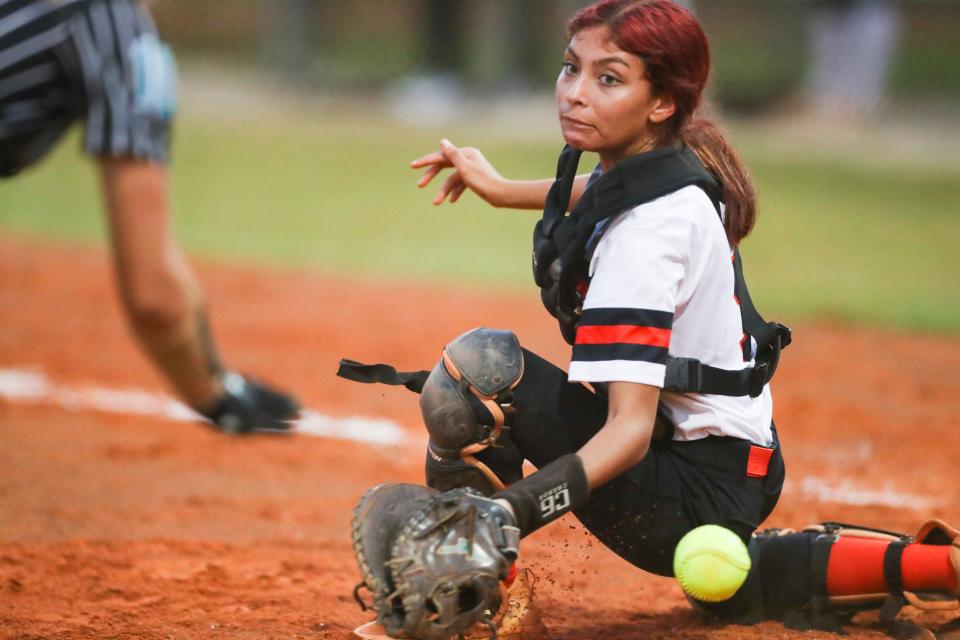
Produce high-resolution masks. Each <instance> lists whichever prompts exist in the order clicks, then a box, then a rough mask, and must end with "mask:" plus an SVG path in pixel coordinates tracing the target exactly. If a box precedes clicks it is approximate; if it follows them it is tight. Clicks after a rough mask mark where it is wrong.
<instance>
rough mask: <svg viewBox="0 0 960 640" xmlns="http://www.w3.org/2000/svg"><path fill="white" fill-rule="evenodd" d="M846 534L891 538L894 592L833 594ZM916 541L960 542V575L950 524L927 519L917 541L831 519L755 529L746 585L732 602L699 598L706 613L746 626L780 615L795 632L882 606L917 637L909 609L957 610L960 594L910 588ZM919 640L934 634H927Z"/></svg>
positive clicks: (836, 626) (892, 624)
mask: <svg viewBox="0 0 960 640" xmlns="http://www.w3.org/2000/svg"><path fill="white" fill-rule="evenodd" d="M846 536H850V537H860V538H870V539H874V540H882V541H887V542H889V544H888V546H887V550H886V553H885V556H884V562H883V565H884V566H883V572H884V576H885V578H886V583H887V591H886V593H869V594H862V595H853V596H839V597H830V596H829V594H828V593H827V567H828V565H829V561H830V553H831V550H832V547H833V544H834V542H836V541H837V540H838V539H839V538H840V537H846ZM913 542H919V543H921V544H932V545H952V547H955V549H954V550H953V551H952V552H951V556H950V557H951V562H952V563H953V564H954V567H955V569H956V570H957V571H958V574H960V531H958V530H956V529H953V528H952V527H950V526H948V525H946V524H945V523H943V522H940V521H931V522H929V523H927V524H926V525H924V527H923V528H922V529H921V530H920V533H919V534H918V535H917V536H916V538H913V537H911V536H907V535H904V534H900V533H894V532H890V531H883V530H880V529H866V528H862V527H855V526H851V525H845V524H840V523H832V522H830V523H824V524H821V525H815V526H812V527H808V528H807V529H805V530H804V531H801V532H794V531H790V530H779V529H770V530H767V531H763V532H760V533H757V534H755V535H754V536H753V538H752V539H751V540H750V543H749V545H748V549H749V551H750V559H751V561H752V563H753V564H752V567H751V569H750V573H749V575H748V576H747V580H746V581H745V582H744V584H743V586H742V587H740V590H739V591H737V593H736V594H735V595H734V596H733V597H732V598H731V599H729V600H727V601H725V602H719V603H704V602H699V601H692V602H693V604H694V605H695V606H696V607H697V608H699V609H701V610H703V611H706V612H708V613H711V614H713V615H716V616H719V617H722V618H726V619H729V620H732V621H735V622H740V623H743V624H750V623H754V622H759V621H761V620H771V619H774V620H781V621H783V623H784V624H785V625H786V626H788V627H791V628H794V629H801V630H809V629H822V630H828V631H834V632H836V631H840V630H841V629H842V627H843V626H844V625H846V624H847V623H849V621H850V619H851V618H852V617H853V616H854V615H855V614H856V613H858V612H860V611H871V610H872V611H879V612H880V620H881V622H882V623H883V624H884V625H885V626H886V627H887V629H888V631H890V633H891V634H893V635H897V636H902V635H904V634H906V635H909V634H910V633H914V630H915V629H918V627H915V626H914V625H912V624H910V623H905V622H903V621H900V620H897V614H898V613H899V612H900V609H901V608H902V607H904V606H906V605H908V604H909V605H912V606H914V607H917V608H919V609H921V610H937V609H947V608H957V606H958V597H960V594H956V593H942V594H939V593H909V592H905V591H904V588H903V574H902V569H901V557H902V555H903V550H904V549H905V548H906V546H907V545H908V544H910V543H913ZM905 630H906V631H905ZM927 633H929V632H927ZM911 637H912V636H911ZM916 637H927V636H926V635H925V634H923V633H921V634H920V635H918V636H916Z"/></svg>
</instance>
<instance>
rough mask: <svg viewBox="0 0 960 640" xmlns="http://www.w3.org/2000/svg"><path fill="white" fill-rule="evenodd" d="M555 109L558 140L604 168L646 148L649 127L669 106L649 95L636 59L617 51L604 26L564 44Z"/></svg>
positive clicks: (665, 114)
mask: <svg viewBox="0 0 960 640" xmlns="http://www.w3.org/2000/svg"><path fill="white" fill-rule="evenodd" d="M557 109H558V111H559V114H560V130H561V132H562V133H563V139H564V141H565V142H566V143H567V144H569V145H570V146H572V147H576V148H577V149H581V150H583V151H593V152H596V153H598V154H599V155H600V164H601V166H602V167H603V169H604V170H606V169H609V168H610V167H611V166H613V165H614V164H615V163H616V162H618V161H619V160H622V159H623V158H627V157H629V156H632V155H636V154H637V153H640V152H641V151H645V150H648V149H651V148H653V147H654V145H655V144H656V136H655V133H654V128H655V127H656V126H657V125H658V124H660V123H662V122H664V121H666V120H667V119H668V118H670V116H672V115H673V113H674V111H675V107H674V105H673V101H672V100H670V99H669V98H668V97H667V96H664V95H654V92H653V89H652V87H651V85H650V81H649V80H647V77H646V68H645V66H644V64H643V60H642V59H640V57H638V56H636V55H634V54H632V53H628V52H626V51H624V50H622V49H620V48H619V47H618V46H617V45H616V44H614V42H613V41H612V40H611V39H610V34H609V31H608V29H607V28H606V27H603V26H598V27H590V28H588V29H583V30H581V31H579V32H577V33H576V34H574V36H573V37H572V38H571V39H570V44H569V45H567V50H566V51H565V52H564V56H563V69H562V70H561V71H560V77H559V78H557Z"/></svg>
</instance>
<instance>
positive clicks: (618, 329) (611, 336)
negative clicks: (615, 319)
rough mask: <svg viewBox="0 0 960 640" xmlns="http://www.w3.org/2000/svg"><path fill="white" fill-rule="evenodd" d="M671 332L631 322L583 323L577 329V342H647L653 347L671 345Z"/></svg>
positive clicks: (646, 343)
mask: <svg viewBox="0 0 960 640" xmlns="http://www.w3.org/2000/svg"><path fill="white" fill-rule="evenodd" d="M670 333H671V331H670V329H658V328H657V327H638V326H636V325H630V324H614V325H599V326H590V325H586V326H583V325H581V326H580V328H578V329H577V344H645V345H649V346H651V347H669V346H670Z"/></svg>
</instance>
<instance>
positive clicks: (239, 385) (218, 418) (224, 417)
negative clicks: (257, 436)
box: [200, 371, 300, 434]
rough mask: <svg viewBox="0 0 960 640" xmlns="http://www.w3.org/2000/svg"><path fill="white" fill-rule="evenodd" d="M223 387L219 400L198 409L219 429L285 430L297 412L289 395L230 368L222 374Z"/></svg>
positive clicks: (234, 432)
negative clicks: (207, 407) (207, 406)
mask: <svg viewBox="0 0 960 640" xmlns="http://www.w3.org/2000/svg"><path fill="white" fill-rule="evenodd" d="M223 390H224V394H223V396H222V397H221V398H220V399H219V400H217V401H216V402H214V404H213V405H212V406H211V407H210V408H209V409H207V410H204V411H201V412H200V414H201V415H202V416H203V417H205V418H206V419H207V420H209V421H210V422H212V423H213V424H214V426H215V427H216V428H217V429H218V430H220V431H222V432H223V433H231V434H242V433H250V432H254V431H259V432H273V433H287V432H289V431H290V429H291V427H292V424H291V421H292V420H294V419H295V418H297V416H298V415H299V413H300V404H299V403H298V402H297V401H296V400H295V399H294V398H293V397H291V396H289V395H287V394H285V393H282V392H280V391H277V390H275V389H271V388H270V387H268V386H267V385H265V384H263V383H261V382H257V381H255V380H252V379H249V378H246V377H244V376H242V375H240V374H239V373H236V372H233V371H228V372H227V373H225V374H224V375H223Z"/></svg>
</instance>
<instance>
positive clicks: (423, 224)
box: [0, 0, 960, 335]
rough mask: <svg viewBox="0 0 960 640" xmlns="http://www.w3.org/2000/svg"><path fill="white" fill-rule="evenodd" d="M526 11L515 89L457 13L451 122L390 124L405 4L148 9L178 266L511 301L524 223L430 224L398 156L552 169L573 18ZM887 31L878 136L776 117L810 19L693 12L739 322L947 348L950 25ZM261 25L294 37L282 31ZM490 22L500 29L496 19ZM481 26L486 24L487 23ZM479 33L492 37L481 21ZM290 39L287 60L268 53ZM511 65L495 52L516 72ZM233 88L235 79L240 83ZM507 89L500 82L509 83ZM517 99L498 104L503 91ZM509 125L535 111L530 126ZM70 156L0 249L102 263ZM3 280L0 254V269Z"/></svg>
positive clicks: (867, 126) (9, 203) (941, 12)
mask: <svg viewBox="0 0 960 640" xmlns="http://www.w3.org/2000/svg"><path fill="white" fill-rule="evenodd" d="M524 2H531V3H537V7H539V9H538V12H537V13H538V16H540V18H541V23H538V24H537V25H536V27H537V28H536V29H533V30H531V32H530V42H528V43H521V44H523V46H524V47H526V48H527V49H529V52H528V53H531V54H532V55H533V57H532V58H529V59H528V58H524V55H520V56H519V59H525V60H526V62H527V65H526V71H525V72H524V73H523V74H521V73H519V72H517V73H515V71H516V70H515V69H513V68H511V67H509V65H504V64H502V62H503V60H504V58H503V52H502V51H499V50H498V47H502V45H503V42H502V38H501V39H499V40H498V38H497V37H495V35H496V33H497V30H498V28H499V27H500V26H502V21H503V19H504V16H505V15H509V14H508V13H504V12H505V11H507V10H508V7H509V1H508V0H497V1H496V2H494V0H485V2H483V3H479V2H478V3H463V5H464V7H465V11H467V12H468V14H469V15H466V23H467V25H468V28H467V29H466V32H465V34H464V38H465V44H464V45H463V49H464V54H465V59H464V60H462V61H461V66H462V69H461V72H462V74H463V79H464V82H465V86H466V87H469V90H468V91H467V92H466V93H465V94H464V95H462V96H457V102H456V104H457V105H459V104H460V100H463V105H464V107H463V112H462V113H459V114H458V115H457V117H455V118H452V119H447V120H445V121H443V122H442V123H440V122H431V121H430V116H429V115H425V114H423V113H420V112H418V111H417V109H418V108H419V103H417V104H407V105H405V108H406V110H407V111H408V114H407V115H408V116H409V115H410V113H409V112H410V111H411V110H412V112H413V114H414V115H415V116H417V117H416V118H415V119H418V120H420V122H419V124H418V125H416V126H414V125H413V124H411V118H410V117H406V118H402V117H401V118H400V119H399V120H398V119H397V117H396V116H397V114H396V110H395V109H394V108H393V107H395V106H396V105H395V104H394V105H392V106H391V104H390V102H391V101H394V102H396V100H397V99H398V98H397V96H398V95H400V96H401V99H402V93H401V94H397V93H392V92H393V91H394V90H395V88H396V86H397V85H402V83H403V82H404V80H405V79H407V78H410V77H417V76H418V74H424V73H430V72H431V68H430V64H429V61H427V60H426V57H425V55H424V46H425V45H424V40H423V38H422V37H418V33H419V31H418V30H419V29H421V28H422V24H421V23H422V18H423V11H424V6H426V5H425V4H424V3H423V2H422V1H420V0H396V1H394V2H383V1H382V0H363V1H360V0H357V1H356V2H350V3H342V2H334V1H333V0H284V1H283V2H279V1H277V2H266V0H236V1H235V2H232V3H230V4H229V6H227V5H225V4H224V3H222V2H219V0H189V1H188V0H165V1H164V2H162V3H156V4H154V5H152V10H153V11H154V12H155V13H156V18H157V22H158V25H159V27H160V30H161V32H162V33H163V34H164V36H165V37H166V38H167V39H169V40H170V41H171V42H172V44H173V45H174V47H175V50H176V51H177V55H178V58H179V61H180V64H181V68H182V69H184V70H185V74H184V75H185V78H184V80H185V81H184V83H183V86H182V90H183V108H182V109H181V115H180V117H179V119H178V122H177V129H176V135H175V145H174V158H175V161H174V163H173V166H172V172H173V180H174V201H175V215H176V218H175V225H176V231H177V234H178V236H179V237H180V238H181V239H182V240H183V242H184V244H185V245H186V247H187V249H188V250H189V251H191V252H192V253H193V254H195V255H197V256H199V257H202V258H206V259H212V260H225V261H233V262H244V263H251V264H267V265H274V266H278V267H285V268H286V267H289V268H298V269H299V268H303V269H315V270H321V271H323V272H326V273H333V274H342V276H343V277H362V278H370V279H380V280H394V281H404V280H418V281H437V282H442V283H444V284H447V285H460V284H462V285H463V286H470V287H480V288H485V289H493V290H513V291H529V292H530V293H531V295H534V292H533V291H532V285H531V282H530V276H529V250H530V247H529V242H530V234H531V229H532V226H533V224H534V221H535V220H536V214H535V213H534V212H514V211H503V210H491V209H489V208H488V207H486V206H485V205H483V203H481V202H480V201H479V200H478V199H476V198H475V197H473V196H472V195H470V194H467V195H465V196H464V198H463V200H462V201H461V202H460V203H458V204H457V205H455V206H453V207H450V206H447V205H445V206H444V207H441V208H435V207H433V206H432V205H431V204H430V200H431V199H432V197H433V194H434V193H435V192H436V188H437V186H436V185H434V186H432V187H431V188H429V189H428V191H427V192H423V191H419V190H417V189H416V188H415V186H414V183H415V181H416V177H417V174H416V173H414V172H413V171H411V170H410V169H409V168H407V165H408V163H409V161H410V160H411V159H413V158H414V157H416V156H419V155H421V154H423V153H425V152H427V151H431V150H433V149H435V148H436V147H437V142H438V140H439V139H440V138H441V137H443V136H446V137H450V138H451V139H453V140H454V142H456V143H458V144H469V145H475V146H478V147H480V148H481V149H482V150H483V151H484V152H485V153H486V154H487V156H488V157H489V158H490V159H491V160H492V161H493V162H494V164H495V166H497V167H498V168H499V169H500V170H501V171H502V172H503V173H504V174H505V175H507V176H510V177H517V178H526V177H529V178H533V177H543V176H547V175H549V174H550V173H551V172H552V171H553V167H554V163H555V157H556V153H557V152H558V150H559V147H560V142H559V138H558V135H557V131H556V127H555V126H554V125H553V122H554V120H555V116H554V115H553V113H552V109H551V107H550V104H551V102H552V98H551V97H550V95H549V85H550V84H551V82H552V80H553V78H554V77H555V74H556V67H557V64H558V56H559V52H560V50H561V49H562V46H563V41H564V38H563V20H564V18H565V17H566V16H567V15H569V13H570V11H571V10H572V8H573V7H575V6H578V5H579V4H580V2H578V1H576V0H524ZM899 4H900V5H901V6H902V7H903V9H904V10H903V11H902V15H903V20H904V31H903V37H902V42H901V46H899V48H898V54H897V56H896V58H895V59H894V64H893V67H892V69H891V77H890V81H889V86H888V92H889V98H890V99H889V102H888V103H887V104H886V105H885V107H884V109H883V113H882V114H881V117H880V118H879V119H877V120H875V121H871V122H868V123H850V122H846V123H840V124H839V126H837V123H831V122H823V121H809V120H803V119H797V118H794V117H793V115H794V114H792V113H791V111H790V108H791V100H792V99H794V98H795V97H796V94H797V91H798V88H799V86H800V84H801V81H802V76H803V73H804V69H805V65H806V59H805V53H804V51H805V46H806V45H805V20H806V16H807V15H808V11H809V9H810V6H812V3H811V2H793V1H790V2H788V1H785V0H725V1H724V2H706V1H702V2H697V3H696V5H697V10H698V13H699V16H700V19H701V21H702V23H703V24H704V27H705V29H706V31H707V33H708V35H709V37H710V39H711V43H712V47H713V54H714V62H715V78H716V83H715V84H714V85H713V87H712V94H713V98H714V99H715V101H716V102H718V103H719V104H721V105H722V106H723V108H724V109H725V111H727V112H732V113H734V114H736V118H734V119H733V120H732V125H731V129H732V140H733V142H734V144H735V146H736V147H737V148H738V149H739V150H740V151H741V153H742V154H743V155H744V156H745V158H746V160H747V162H748V164H749V166H750V167H751V169H752V171H753V172H754V174H755V177H756V179H757V182H758V185H759V188H760V211H761V214H760V220H759V224H758V226H757V229H756V231H755V232H754V234H753V236H751V237H750V238H748V239H747V241H746V242H745V243H744V246H743V253H744V258H745V263H746V270H747V277H748V280H749V282H750V285H751V290H752V292H753V295H754V297H755V299H757V301H758V305H759V306H760V308H761V309H762V310H763V311H764V312H765V313H766V314H767V315H769V316H771V317H776V318H777V319H780V320H782V321H784V322H787V323H789V322H792V321H795V320H798V319H809V318H819V319H823V318H828V319H833V320H841V321H848V322H858V323H868V324H875V325H881V326H888V327H898V328H903V329H907V330H911V331H934V332H943V333H950V334H957V335H960V275H958V273H957V270H956V266H955V265H956V263H957V260H956V258H955V257H954V256H955V254H956V249H955V248H954V246H953V245H954V243H955V241H956V240H957V239H958V238H960V153H958V152H957V151H956V149H957V148H960V117H958V116H957V109H956V104H957V99H958V98H960V48H957V46H956V43H957V33H958V24H960V23H958V20H960V4H958V3H953V2H941V1H938V0H902V2H900V3H899ZM281 6H286V7H292V6H297V7H299V8H300V11H301V14H302V15H304V16H306V17H307V18H308V20H305V21H300V22H297V21H293V22H292V23H291V21H290V20H287V21H286V22H284V21H283V19H282V15H281V14H282V12H279V11H278V8H279V7H281ZM498 12H499V13H498ZM498 16H499V17H498ZM498 20H500V22H498ZM294 41H296V45H297V46H296V50H295V51H290V50H288V48H289V47H288V45H289V44H290V43H292V42H294ZM514 53H516V52H514ZM251 70H254V71H251ZM513 75H518V76H520V75H522V77H518V78H516V80H517V82H518V83H519V84H511V83H512V82H513V81H514V80H515V79H514V78H513ZM504 82H506V83H507V85H509V86H510V87H511V90H512V91H514V92H515V94H516V95H514V96H513V97H512V98H509V99H507V100H505V101H499V100H498V93H499V92H502V91H503V86H504V85H503V83H504ZM531 104H532V105H533V106H531ZM78 137H79V136H78V135H77V133H76V132H74V133H73V135H72V139H71V140H69V141H68V142H67V143H66V144H61V145H60V146H59V148H58V149H57V150H56V151H55V152H54V153H53V154H52V156H51V157H50V158H48V159H46V160H45V161H44V162H43V163H41V165H40V166H39V167H36V168H34V169H31V170H30V171H28V172H26V173H25V174H24V175H23V176H21V177H20V178H18V179H17V180H14V181H2V182H0V234H9V233H15V234H18V235H26V236H31V237H40V238H47V237H50V238H57V239H62V240H66V241H70V242H83V243H88V244H94V245H103V244H104V243H105V239H104V236H105V225H104V221H103V216H102V214H101V212H100V200H99V195H98V188H97V181H96V176H95V175H94V172H93V167H92V165H91V164H90V163H89V162H88V161H87V160H86V159H84V158H83V157H82V156H81V155H80V153H79V150H78ZM0 260H2V256H0Z"/></svg>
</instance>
